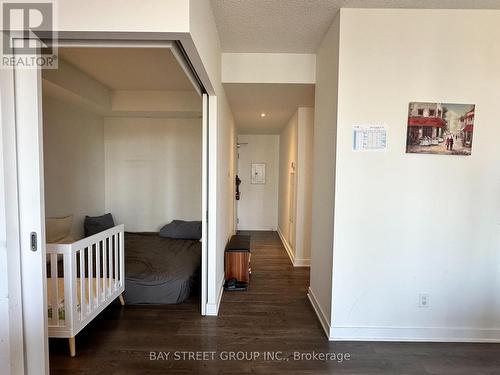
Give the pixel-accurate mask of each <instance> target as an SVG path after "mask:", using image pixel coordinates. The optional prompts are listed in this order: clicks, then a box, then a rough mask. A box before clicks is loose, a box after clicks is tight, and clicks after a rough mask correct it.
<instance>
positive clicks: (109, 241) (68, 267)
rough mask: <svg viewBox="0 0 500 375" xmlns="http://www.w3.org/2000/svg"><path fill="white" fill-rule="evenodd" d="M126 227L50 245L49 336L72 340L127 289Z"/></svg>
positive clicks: (117, 227)
mask: <svg viewBox="0 0 500 375" xmlns="http://www.w3.org/2000/svg"><path fill="white" fill-rule="evenodd" d="M124 256H125V253H124V226H123V225H117V226H115V227H113V228H111V229H108V230H105V231H103V232H100V233H97V234H94V235H92V236H89V237H86V238H84V239H82V240H79V241H76V242H74V243H71V244H47V260H48V273H49V272H50V277H48V278H47V298H48V301H47V304H48V316H49V322H48V323H49V335H50V333H51V330H52V333H53V334H52V335H51V336H53V337H73V336H74V335H76V334H77V333H78V332H79V331H80V330H81V329H82V328H83V327H84V326H85V325H86V324H87V323H88V322H90V321H91V320H92V319H93V318H94V317H95V316H96V315H97V314H98V313H99V312H101V311H102V310H103V309H104V308H105V307H106V306H107V305H109V303H110V302H111V301H112V300H114V299H115V298H117V297H118V296H119V295H120V294H121V293H122V292H123V290H124V286H125V285H124V284H125V259H124Z"/></svg>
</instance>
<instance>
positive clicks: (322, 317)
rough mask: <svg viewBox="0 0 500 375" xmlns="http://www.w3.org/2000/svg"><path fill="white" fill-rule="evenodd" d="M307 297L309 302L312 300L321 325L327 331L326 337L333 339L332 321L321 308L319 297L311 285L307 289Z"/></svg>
mask: <svg viewBox="0 0 500 375" xmlns="http://www.w3.org/2000/svg"><path fill="white" fill-rule="evenodd" d="M307 298H309V302H311V306H312V308H313V310H314V312H315V313H316V316H317V317H318V320H319V322H320V323H321V327H323V330H324V331H325V334H326V337H327V338H328V340H332V338H331V330H332V329H331V326H330V322H329V321H328V318H327V317H326V315H325V312H324V311H323V309H322V308H321V306H320V304H319V302H318V299H317V298H316V296H315V294H314V292H313V291H312V289H311V287H309V289H308V291H307Z"/></svg>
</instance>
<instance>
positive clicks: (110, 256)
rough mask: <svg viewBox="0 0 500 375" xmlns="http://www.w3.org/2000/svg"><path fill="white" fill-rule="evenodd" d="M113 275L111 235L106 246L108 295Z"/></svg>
mask: <svg viewBox="0 0 500 375" xmlns="http://www.w3.org/2000/svg"><path fill="white" fill-rule="evenodd" d="M112 275H113V236H111V237H109V247H108V278H107V279H106V280H107V287H108V296H110V295H111V277H112Z"/></svg>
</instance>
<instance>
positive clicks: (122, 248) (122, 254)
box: [119, 232, 125, 288]
mask: <svg viewBox="0 0 500 375" xmlns="http://www.w3.org/2000/svg"><path fill="white" fill-rule="evenodd" d="M119 236H120V252H119V254H120V288H121V287H122V286H123V277H124V275H125V239H124V238H123V237H124V235H123V232H120V234H119Z"/></svg>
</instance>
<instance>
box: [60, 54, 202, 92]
mask: <svg viewBox="0 0 500 375" xmlns="http://www.w3.org/2000/svg"><path fill="white" fill-rule="evenodd" d="M59 56H60V58H62V59H63V60H66V61H67V62H69V63H70V64H71V65H73V66H75V67H77V68H78V69H80V70H81V71H83V72H85V73H86V74H87V75H89V76H91V77H92V78H94V79H95V80H97V81H99V82H101V83H102V84H104V85H105V86H107V87H109V88H110V89H112V90H171V91H192V90H193V86H192V84H191V82H190V81H189V79H188V78H187V76H186V74H185V73H184V71H183V70H182V68H181V66H180V65H179V63H178V62H177V60H176V59H175V57H174V55H173V54H172V52H171V51H170V50H169V49H167V48H142V49H137V48H60V49H59Z"/></svg>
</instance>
